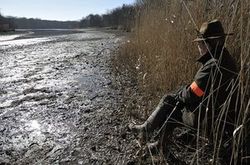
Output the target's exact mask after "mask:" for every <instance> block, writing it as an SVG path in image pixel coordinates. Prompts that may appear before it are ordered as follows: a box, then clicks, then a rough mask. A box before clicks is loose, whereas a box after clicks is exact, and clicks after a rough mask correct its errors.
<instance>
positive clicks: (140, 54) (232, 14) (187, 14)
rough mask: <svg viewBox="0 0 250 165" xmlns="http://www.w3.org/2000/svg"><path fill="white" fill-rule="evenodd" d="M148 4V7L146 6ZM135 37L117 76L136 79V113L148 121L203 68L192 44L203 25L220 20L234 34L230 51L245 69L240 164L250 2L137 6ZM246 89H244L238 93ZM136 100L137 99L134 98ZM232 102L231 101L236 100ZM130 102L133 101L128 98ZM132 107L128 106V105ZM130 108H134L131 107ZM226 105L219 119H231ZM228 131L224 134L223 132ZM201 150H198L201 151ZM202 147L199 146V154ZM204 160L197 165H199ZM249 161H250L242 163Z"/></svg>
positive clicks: (244, 130) (171, 0)
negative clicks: (164, 97)
mask: <svg viewBox="0 0 250 165" xmlns="http://www.w3.org/2000/svg"><path fill="white" fill-rule="evenodd" d="M142 4H143V5H142ZM137 5H138V6H137V8H138V11H137V22H136V27H135V31H134V33H133V35H132V36H130V37H129V41H127V42H126V43H124V44H123V45H122V46H121V48H120V51H119V54H118V55H117V56H116V57H115V60H114V66H115V67H116V70H117V71H118V72H120V73H122V74H125V76H128V77H130V78H131V81H133V82H134V85H136V86H137V90H136V91H134V93H136V92H137V93H139V95H140V97H139V98H140V99H138V100H137V103H136V104H139V105H140V106H139V105H137V106H136V107H128V108H130V109H131V108H134V109H135V110H132V111H135V112H137V113H142V114H144V115H145V116H146V117H147V116H148V115H149V112H150V111H148V110H149V109H153V107H155V106H156V104H157V102H158V101H159V98H160V97H161V96H162V95H163V94H165V93H167V92H169V91H171V90H174V89H176V88H178V86H180V85H183V84H189V83H190V82H192V78H193V76H194V74H195V73H196V71H197V68H198V67H199V66H198V65H197V64H196V63H195V59H196V58H197V57H198V56H197V55H198V50H197V49H196V45H195V44H194V43H193V42H192V40H193V39H194V38H195V37H196V32H195V31H196V30H197V29H199V25H201V23H202V22H204V21H208V20H212V19H215V18H218V19H219V20H221V21H222V23H223V25H224V27H225V30H226V32H233V33H234V35H233V36H232V37H228V38H227V39H226V45H225V46H226V47H227V48H228V49H229V51H230V52H231V54H232V55H233V56H234V57H235V58H236V59H237V61H238V63H239V66H240V68H239V70H240V73H239V77H238V78H239V83H237V84H234V85H235V88H234V89H232V90H238V91H239V98H240V100H241V103H240V109H239V113H240V115H239V117H238V120H237V123H234V124H235V130H236V131H235V132H234V133H235V134H234V136H233V137H232V139H231V140H232V141H234V148H233V151H232V155H233V156H232V159H231V164H237V161H238V160H239V159H238V157H240V156H241V155H239V154H238V153H241V151H239V150H242V148H241V147H239V146H241V145H242V143H243V141H244V140H243V139H244V138H246V137H247V136H248V134H249V133H248V130H249V126H248V125H249V118H248V117H249V104H250V100H249V96H250V94H249V84H250V73H249V67H250V56H249V54H250V1H248V0H213V1H211V0H192V1H190V0H168V1H165V0H158V1H150V0H140V1H137ZM238 87H240V88H238ZM129 94H131V93H129ZM230 97H231V96H229V98H228V100H230ZM128 99H129V98H128ZM130 103H131V102H130V101H128V102H127V104H130ZM128 106H129V105H128ZM227 107H228V104H225V107H223V108H222V109H223V111H222V113H221V116H219V118H220V119H221V120H223V119H225V118H226V116H227V113H228V108H227ZM223 126H224V125H223V124H222V125H217V126H215V128H214V135H213V137H214V139H213V142H214V151H213V159H212V163H213V164H217V163H218V162H217V159H218V158H219V150H220V147H221V145H222V135H221V134H220V133H219V131H221V130H220V129H219V128H221V127H222V128H223ZM222 131H223V129H222ZM197 146H198V145H197ZM201 147H202V146H198V148H197V151H198V150H199V148H201ZM199 156H200V155H199V154H198V153H197V155H196V159H197V161H196V164H199V160H198V159H199ZM242 159H244V158H242Z"/></svg>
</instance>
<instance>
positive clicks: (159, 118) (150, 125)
mask: <svg viewBox="0 0 250 165" xmlns="http://www.w3.org/2000/svg"><path fill="white" fill-rule="evenodd" d="M176 103H177V100H176V99H175V95H165V96H163V97H162V99H161V101H160V103H159V104H158V106H157V107H156V109H155V111H154V112H153V113H152V114H151V115H150V116H149V118H148V119H147V120H146V121H145V122H144V123H143V124H142V125H133V126H130V129H131V130H132V131H133V132H141V133H142V134H143V135H142V137H143V138H146V136H147V134H148V133H149V134H150V133H152V132H153V131H154V130H155V129H157V128H160V127H162V125H163V123H164V122H165V121H166V119H167V118H168V117H169V115H170V114H171V112H172V111H173V109H174V107H175V106H176ZM175 116H176V114H173V118H175ZM171 118H172V117H171ZM169 129H170V128H169ZM143 140H145V139H143Z"/></svg>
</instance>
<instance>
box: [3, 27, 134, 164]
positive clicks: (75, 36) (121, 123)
mask: <svg viewBox="0 0 250 165" xmlns="http://www.w3.org/2000/svg"><path fill="white" fill-rule="evenodd" d="M12 39H13V38H12ZM12 39H11V40H5V41H1V42H0V52H1V53H0V56H1V58H0V64H1V66H0V84H1V87H0V119H1V120H0V164H126V163H127V162H129V161H130V160H131V159H132V157H133V156H132V154H133V151H132V150H131V148H133V147H132V146H133V145H134V143H133V142H131V141H132V139H131V137H130V136H127V133H126V124H127V123H128V121H126V120H127V119H125V118H123V113H122V112H121V111H120V107H121V104H122V91H121V90H120V89H119V87H118V86H117V84H116V82H115V79H114V75H113V74H112V73H111V72H112V71H111V69H110V65H111V64H110V58H111V55H113V53H111V52H112V51H113V50H114V49H116V48H117V47H118V45H119V43H120V42H122V36H121V35H116V34H112V33H110V32H109V33H105V32H101V31H93V30H85V31H80V32H79V31H77V32H72V33H69V32H67V33H66V34H64V33H62V34H61V33H60V34H59V33H56V32H53V31H52V32H51V31H50V32H43V31H42V32H41V31H36V32H31V33H27V34H26V35H22V36H20V37H19V38H16V39H15V40H12Z"/></svg>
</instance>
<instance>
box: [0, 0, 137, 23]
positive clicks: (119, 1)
mask: <svg viewBox="0 0 250 165" xmlns="http://www.w3.org/2000/svg"><path fill="white" fill-rule="evenodd" d="M134 2H135V0H0V12H1V13H2V15H4V16H16V17H27V18H40V19H46V20H59V21H67V20H80V19H81V18H83V17H85V16H87V15H88V14H104V13H106V12H107V11H108V10H111V9H114V8H116V7H119V6H122V5H123V4H133V3H134Z"/></svg>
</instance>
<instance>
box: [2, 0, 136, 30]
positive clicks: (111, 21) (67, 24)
mask: <svg viewBox="0 0 250 165" xmlns="http://www.w3.org/2000/svg"><path fill="white" fill-rule="evenodd" d="M135 18H136V10H135V6H134V5H125V4H124V5H122V6H121V7H117V8H115V9H112V10H110V11H109V12H107V13H105V14H102V15H99V14H89V15H88V16H86V17H83V18H82V19H81V20H80V21H53V20H42V19H39V18H18V17H10V16H9V17H4V16H2V15H1V14H0V24H1V20H4V22H5V23H9V24H11V27H13V28H14V29H54V28H55V29H75V28H88V27H97V28H98V27H110V28H112V29H120V30H124V31H131V29H132V28H133V27H134V25H135Z"/></svg>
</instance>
